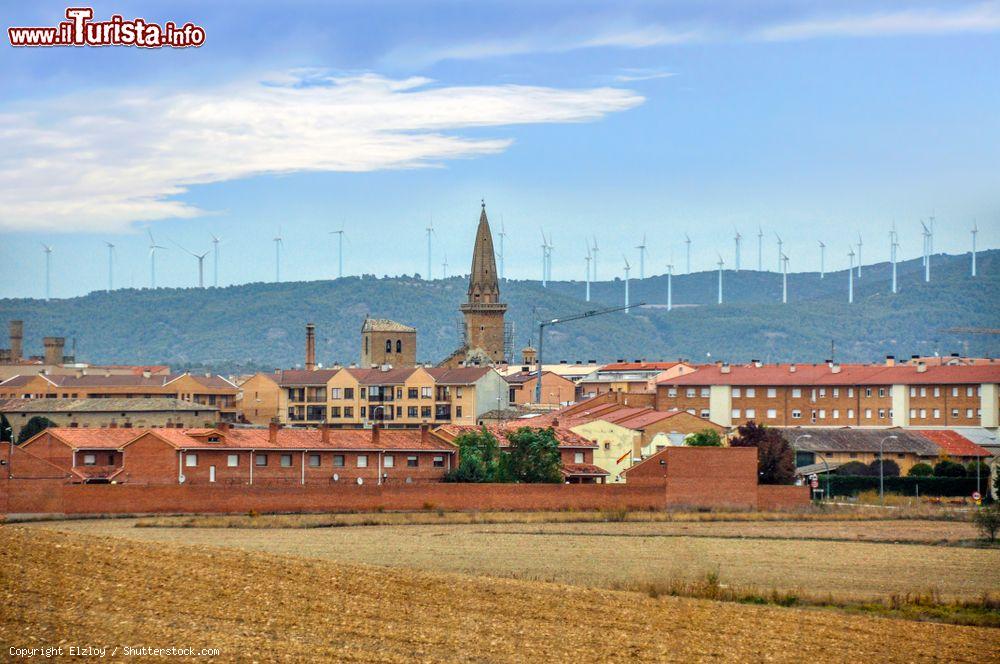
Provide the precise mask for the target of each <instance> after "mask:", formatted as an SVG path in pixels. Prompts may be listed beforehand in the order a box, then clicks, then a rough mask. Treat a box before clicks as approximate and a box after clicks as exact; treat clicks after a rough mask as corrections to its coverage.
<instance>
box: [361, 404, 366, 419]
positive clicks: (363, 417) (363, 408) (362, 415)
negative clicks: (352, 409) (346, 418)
mask: <svg viewBox="0 0 1000 664" xmlns="http://www.w3.org/2000/svg"><path fill="white" fill-rule="evenodd" d="M366 410H367V409H366V408H365V407H364V406H362V407H361V419H365V411H366Z"/></svg>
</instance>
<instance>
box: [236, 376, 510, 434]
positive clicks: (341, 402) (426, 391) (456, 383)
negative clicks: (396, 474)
mask: <svg viewBox="0 0 1000 664" xmlns="http://www.w3.org/2000/svg"><path fill="white" fill-rule="evenodd" d="M508 404H509V402H508V394H507V383H506V382H505V381H504V379H503V377H502V376H500V374H499V373H497V372H496V371H495V370H494V369H492V368H490V367H457V368H453V369H449V368H444V367H417V368H392V367H389V366H383V367H379V368H373V369H361V368H353V367H349V368H341V369H316V370H314V371H303V370H291V371H279V372H276V373H274V374H257V375H256V376H253V377H252V378H250V379H249V380H247V381H246V382H244V383H243V384H242V385H241V398H240V404H239V405H240V409H241V413H242V418H243V419H244V420H245V421H247V422H250V423H253V424H267V423H270V422H271V421H273V420H274V419H277V421H278V422H280V423H282V424H289V425H293V426H316V425H319V424H321V423H327V424H329V425H330V426H333V427H341V428H352V427H358V426H360V425H363V424H369V423H378V424H381V425H383V426H384V427H387V428H399V427H416V426H419V425H421V424H444V423H452V422H453V423H456V424H475V422H476V418H477V417H478V416H479V415H481V414H482V413H485V412H486V411H489V410H492V409H495V408H506V407H507V406H508Z"/></svg>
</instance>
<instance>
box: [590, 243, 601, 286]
mask: <svg viewBox="0 0 1000 664" xmlns="http://www.w3.org/2000/svg"><path fill="white" fill-rule="evenodd" d="M598 251H599V249H598V248H597V236H596V235H595V236H594V246H593V247H592V248H591V253H592V254H593V256H594V281H595V282H596V281H597V252H598Z"/></svg>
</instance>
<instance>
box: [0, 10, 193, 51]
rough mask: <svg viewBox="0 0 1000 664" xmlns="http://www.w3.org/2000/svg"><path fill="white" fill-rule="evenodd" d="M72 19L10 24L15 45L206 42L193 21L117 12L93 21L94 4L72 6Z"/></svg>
mask: <svg viewBox="0 0 1000 664" xmlns="http://www.w3.org/2000/svg"><path fill="white" fill-rule="evenodd" d="M66 18H67V19H69V20H68V21H62V22H60V23H59V25H57V26H54V27H23V28H13V27H12V28H7V36H8V37H9V38H10V45H11V46H138V47H140V48H188V47H190V46H194V47H198V46H201V45H202V44H204V43H205V29H204V28H202V27H200V26H197V25H195V24H193V23H185V24H184V25H183V26H181V27H178V26H177V24H176V23H174V22H173V21H168V22H167V23H164V24H163V25H158V24H156V23H147V22H146V19H143V18H134V19H131V20H125V19H124V18H122V17H121V16H119V15H118V14H115V15H113V16H112V17H111V19H110V20H107V21H92V20H91V19H92V18H94V10H93V9H92V8H90V7H69V8H68V9H67V10H66Z"/></svg>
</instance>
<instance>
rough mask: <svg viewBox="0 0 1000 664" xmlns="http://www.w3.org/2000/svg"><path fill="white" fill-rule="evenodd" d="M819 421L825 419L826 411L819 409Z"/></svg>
mask: <svg viewBox="0 0 1000 664" xmlns="http://www.w3.org/2000/svg"><path fill="white" fill-rule="evenodd" d="M819 419H821V420H825V419H826V410H825V409H823V408H820V409H819Z"/></svg>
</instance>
